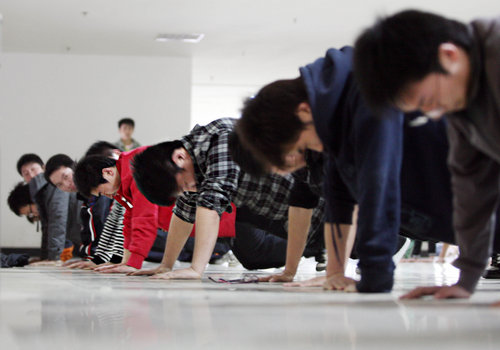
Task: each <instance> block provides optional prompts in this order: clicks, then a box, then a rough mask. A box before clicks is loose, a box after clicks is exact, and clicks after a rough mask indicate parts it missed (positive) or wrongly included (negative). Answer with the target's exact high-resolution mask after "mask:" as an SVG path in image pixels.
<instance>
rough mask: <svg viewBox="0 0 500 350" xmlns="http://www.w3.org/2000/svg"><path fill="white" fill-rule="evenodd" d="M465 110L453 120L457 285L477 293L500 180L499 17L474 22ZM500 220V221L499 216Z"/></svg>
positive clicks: (451, 161)
mask: <svg viewBox="0 0 500 350" xmlns="http://www.w3.org/2000/svg"><path fill="white" fill-rule="evenodd" d="M470 31H471V34H472V35H473V42H474V45H473V50H472V53H471V55H470V58H471V83H470V86H469V96H468V103H467V109H466V110H464V111H461V112H457V113H454V114H452V115H450V116H449V118H448V121H449V128H448V134H449V135H448V136H449V141H450V153H449V159H448V161H449V166H450V171H451V174H452V187H453V194H454V203H453V206H454V212H453V223H454V227H455V232H456V235H457V243H458V245H459V247H460V256H459V258H458V259H457V260H456V261H455V262H454V265H455V266H456V267H458V268H459V269H460V278H459V280H458V285H460V286H461V287H463V288H465V289H467V290H468V291H470V292H473V291H474V289H475V287H476V284H477V282H478V281H479V278H480V277H481V274H482V272H483V270H484V268H485V267H486V265H487V262H488V258H489V256H490V255H491V245H492V244H491V243H492V239H493V235H494V228H495V222H494V219H495V217H494V212H495V209H496V207H497V205H498V201H499V194H500V192H499V178H500V18H496V19H493V20H481V21H475V22H472V23H471V24H470ZM499 219H500V218H499Z"/></svg>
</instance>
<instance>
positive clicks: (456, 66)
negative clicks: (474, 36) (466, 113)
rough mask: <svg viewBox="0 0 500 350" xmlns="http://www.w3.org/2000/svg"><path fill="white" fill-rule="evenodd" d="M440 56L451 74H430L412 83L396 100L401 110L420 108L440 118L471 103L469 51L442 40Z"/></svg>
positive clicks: (445, 68) (444, 66)
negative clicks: (469, 99)
mask: <svg viewBox="0 0 500 350" xmlns="http://www.w3.org/2000/svg"><path fill="white" fill-rule="evenodd" d="M438 59H439V64H440V65H441V67H442V68H443V69H444V70H445V71H446V72H447V73H446V74H445V73H430V74H428V75H426V76H425V77H424V78H423V79H421V80H420V81H417V82H414V83H410V84H408V86H406V88H405V89H404V90H403V91H402V93H401V95H400V96H399V99H398V102H397V103H396V106H397V107H398V108H399V109H401V110H402V111H404V112H412V111H417V110H420V111H422V112H423V113H425V114H426V115H427V116H428V117H429V118H431V119H439V118H441V116H443V114H447V113H453V112H457V111H460V110H462V109H464V108H465V107H466V106H467V90H468V87H469V80H470V59H469V56H468V54H467V53H466V52H465V51H464V50H463V49H462V48H460V47H458V46H456V45H455V44H452V43H442V44H441V45H439V48H438Z"/></svg>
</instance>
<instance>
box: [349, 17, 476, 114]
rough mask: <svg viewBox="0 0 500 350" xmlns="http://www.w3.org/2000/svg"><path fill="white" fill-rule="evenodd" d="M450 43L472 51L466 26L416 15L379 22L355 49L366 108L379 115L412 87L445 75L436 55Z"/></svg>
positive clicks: (366, 31)
mask: <svg viewBox="0 0 500 350" xmlns="http://www.w3.org/2000/svg"><path fill="white" fill-rule="evenodd" d="M446 42H451V43H454V44H455V45H457V46H459V47H461V48H463V49H464V50H465V51H466V52H469V51H470V48H471V39H470V36H469V34H468V30H467V26H466V25H465V24H463V23H460V22H457V21H454V20H450V19H447V18H444V17H442V16H439V15H436V14H432V13H428V12H421V11H416V10H407V11H403V12H399V13H397V14H395V15H393V16H390V17H386V18H382V19H379V20H377V22H376V23H375V24H374V25H373V26H372V27H370V28H368V29H366V30H365V31H364V32H363V33H362V34H361V35H360V36H359V37H358V39H357V40H356V43H355V47H354V58H353V60H354V74H355V77H356V79H357V81H358V82H359V84H360V88H361V92H362V95H363V97H364V98H365V100H366V102H367V104H368V105H369V106H370V107H371V108H372V109H373V110H374V111H376V112H378V113H380V112H382V111H383V110H384V109H385V108H386V107H388V106H392V105H395V104H396V103H397V102H398V101H397V100H398V99H399V97H400V95H401V93H403V92H404V89H405V88H406V87H407V86H408V84H411V83H415V82H417V81H420V80H421V79H423V78H424V77H425V76H426V75H428V74H431V73H445V74H446V73H447V72H446V71H445V70H444V69H443V67H442V66H441V64H440V62H439V56H438V49H439V45H441V44H442V43H446Z"/></svg>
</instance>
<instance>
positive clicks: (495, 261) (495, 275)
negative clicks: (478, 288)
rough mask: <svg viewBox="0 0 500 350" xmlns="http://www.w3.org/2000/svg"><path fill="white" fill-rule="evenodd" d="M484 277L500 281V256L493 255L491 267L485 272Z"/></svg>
mask: <svg viewBox="0 0 500 350" xmlns="http://www.w3.org/2000/svg"><path fill="white" fill-rule="evenodd" d="M483 277H484V278H487V279H500V254H496V253H493V255H492V256H491V264H490V267H488V268H487V269H486V270H485V271H484V273H483Z"/></svg>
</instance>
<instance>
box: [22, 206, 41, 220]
mask: <svg viewBox="0 0 500 350" xmlns="http://www.w3.org/2000/svg"><path fill="white" fill-rule="evenodd" d="M19 213H20V214H21V215H24V216H26V217H27V218H28V219H32V220H34V221H38V220H40V216H39V214H38V208H37V207H36V205H35V204H29V205H25V206H23V207H21V208H19Z"/></svg>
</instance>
